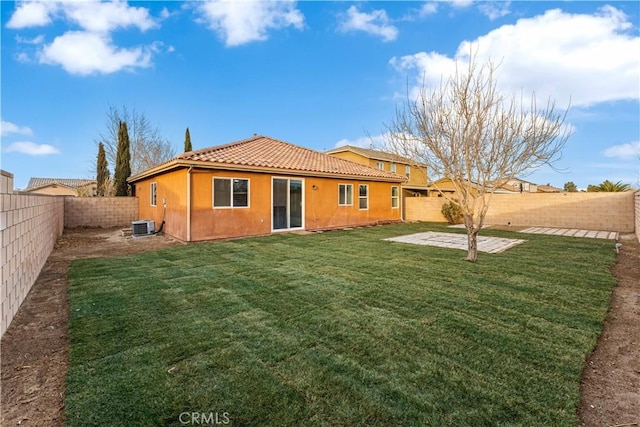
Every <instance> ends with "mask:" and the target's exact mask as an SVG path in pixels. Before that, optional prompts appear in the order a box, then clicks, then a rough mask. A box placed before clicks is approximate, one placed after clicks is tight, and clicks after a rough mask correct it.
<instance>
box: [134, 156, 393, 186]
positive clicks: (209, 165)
mask: <svg viewBox="0 0 640 427" xmlns="http://www.w3.org/2000/svg"><path fill="white" fill-rule="evenodd" d="M179 167H197V168H201V169H218V170H235V171H243V172H259V173H270V174H280V175H296V176H309V177H311V176H314V177H324V178H343V179H357V180H361V181H384V182H397V183H402V182H405V181H406V178H405V177H402V176H397V177H391V176H389V177H381V176H368V175H357V174H348V173H334V172H317V171H306V170H299V169H283V168H271V167H264V166H252V165H242V164H233V163H216V162H208V161H200V160H184V159H174V160H171V161H169V162H166V163H163V164H161V165H158V166H156V167H154V168H151V169H148V170H146V171H144V172H141V173H139V174H136V175H134V176H131V177H129V179H127V182H129V183H135V182H137V181H140V180H143V179H145V178H148V177H151V176H154V175H158V174H160V173H163V172H168V171H170V170H172V169H176V168H179Z"/></svg>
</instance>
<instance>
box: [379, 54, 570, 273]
mask: <svg viewBox="0 0 640 427" xmlns="http://www.w3.org/2000/svg"><path fill="white" fill-rule="evenodd" d="M566 111H567V110H565V112H564V113H559V112H557V111H556V109H555V104H554V102H552V101H551V100H549V101H547V103H546V105H545V106H544V107H543V108H538V106H537V104H536V99H535V95H532V96H531V101H530V105H527V103H526V102H524V96H523V95H522V94H521V95H520V96H510V97H508V96H504V95H503V94H501V93H500V92H499V91H498V89H497V86H496V66H495V65H494V64H493V63H491V62H488V63H486V64H484V65H482V66H478V65H477V64H476V61H475V57H474V56H473V55H471V56H470V59H469V64H468V67H467V68H466V69H465V70H464V71H461V70H460V69H458V67H456V71H455V73H454V74H453V75H452V76H451V77H450V78H449V79H448V80H446V81H445V82H443V83H441V84H440V86H439V87H436V88H431V89H430V88H427V87H426V86H425V84H423V85H422V87H421V88H420V91H419V94H418V96H417V99H411V98H410V97H409V96H407V100H406V101H405V103H404V104H403V105H402V106H401V107H399V108H398V109H397V110H396V116H395V118H394V119H393V120H392V122H391V124H390V125H387V126H386V128H387V132H386V141H385V144H386V146H387V149H388V150H390V151H392V152H394V153H396V154H397V155H400V156H403V157H408V158H412V159H414V160H415V161H416V163H417V164H423V165H426V166H427V170H428V173H429V174H430V176H431V177H446V178H449V179H450V180H451V181H452V183H453V187H454V189H455V193H453V194H450V193H444V192H441V194H442V195H443V196H444V197H445V198H447V199H448V200H449V201H451V202H453V203H455V204H457V205H458V206H460V209H461V210H462V214H463V217H464V224H465V228H466V230H467V237H468V239H467V240H468V253H467V257H466V259H467V260H468V261H476V259H477V252H478V245H477V236H478V233H479V232H480V229H481V228H482V226H483V223H484V218H485V215H486V213H487V210H488V208H489V205H490V203H491V198H492V196H493V193H494V191H495V190H496V188H498V187H500V186H501V185H503V184H505V183H506V182H507V181H509V180H511V179H513V178H514V177H515V176H516V175H522V174H523V173H525V172H527V171H532V170H533V169H535V168H538V167H540V166H542V165H551V166H552V167H553V163H554V162H555V161H556V160H558V159H559V157H560V155H561V151H562V148H563V147H564V145H565V143H566V141H567V139H568V137H569V135H570V132H569V131H568V127H566V126H564V121H565V118H566Z"/></svg>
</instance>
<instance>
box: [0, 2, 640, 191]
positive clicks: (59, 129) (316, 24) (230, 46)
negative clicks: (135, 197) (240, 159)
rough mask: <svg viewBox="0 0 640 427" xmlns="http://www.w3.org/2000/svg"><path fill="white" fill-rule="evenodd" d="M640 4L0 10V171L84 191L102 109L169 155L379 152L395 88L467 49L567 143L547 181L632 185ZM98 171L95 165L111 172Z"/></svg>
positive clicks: (637, 154) (639, 164)
mask: <svg viewBox="0 0 640 427" xmlns="http://www.w3.org/2000/svg"><path fill="white" fill-rule="evenodd" d="M639 5H640V3H639V2H636V1H633V2H617V1H616V2H609V3H607V2H595V1H588V2H543V1H536V2H533V1H531V2H526V1H525V2H491V1H484V2H472V1H468V0H457V1H450V2H445V1H438V2H431V1H429V2H416V1H412V2H402V1H395V2H381V1H377V2H348V1H342V2H324V1H306V2H291V1H275V2H266V1H264V2H249V1H236V2H219V1H207V2H205V1H195V2H169V1H154V2H134V1H130V2H124V1H117V2H102V3H99V2H82V1H75V2H57V1H46V2H31V1H25V2H12V1H2V2H1V4H0V7H1V13H2V15H1V17H2V19H1V24H2V27H1V41H2V52H1V61H2V63H1V66H2V67H1V84H2V88H1V89H2V92H1V98H0V99H1V119H2V147H1V150H0V155H1V156H2V157H1V166H2V169H4V170H7V171H9V172H11V173H13V174H14V175H15V186H16V187H17V188H24V187H26V185H27V183H28V180H29V178H30V177H32V176H36V177H60V178H63V177H64V178H87V177H92V175H93V171H94V170H95V159H96V154H97V146H96V139H97V138H98V135H99V134H100V133H104V132H105V120H106V115H105V114H106V111H107V109H108V107H109V106H110V105H112V106H116V107H121V106H126V107H127V108H129V109H133V108H135V109H136V110H138V111H139V112H142V113H144V114H145V115H146V117H147V118H148V119H150V120H151V122H152V123H153V124H155V125H157V126H159V128H160V132H161V134H162V135H163V136H164V137H165V138H166V139H168V140H169V141H171V142H172V144H173V145H174V146H175V148H176V151H180V150H181V149H182V146H183V141H184V131H185V128H186V127H187V126H188V127H189V129H190V133H191V140H192V143H193V146H194V148H203V147H208V146H213V145H218V144H223V143H227V142H231V141H235V140H239V139H243V138H247V137H249V136H252V135H253V134H254V133H257V134H263V135H268V136H271V137H274V138H278V139H282V140H285V141H288V142H291V143H294V144H297V145H301V146H305V147H308V148H312V149H316V150H325V149H330V148H333V147H335V146H338V145H344V144H347V143H350V144H354V145H361V146H365V147H368V146H369V145H370V143H371V140H373V141H374V142H376V143H377V142H379V141H380V139H381V138H380V135H381V134H382V133H383V132H384V123H385V122H386V123H388V122H390V120H391V119H392V117H393V115H394V112H395V108H396V105H398V104H399V103H400V102H402V100H403V97H404V96H405V95H404V94H406V92H407V89H409V90H410V91H411V90H414V89H415V88H416V87H417V86H418V85H419V84H420V83H421V82H422V81H423V78H424V82H425V83H426V84H432V83H434V82H438V81H440V78H441V76H442V75H445V76H446V74H447V73H448V72H449V71H450V70H451V69H452V64H454V61H455V60H456V59H459V60H461V61H464V56H465V53H467V52H468V51H469V44H471V46H472V47H473V49H474V50H475V51H477V56H478V59H479V60H481V61H484V60H486V59H488V58H491V59H493V60H498V61H501V66H500V69H499V73H500V74H499V81H498V83H499V85H500V87H501V88H502V89H504V90H506V91H513V90H520V89H523V90H524V91H525V93H531V92H535V93H536V96H537V97H538V99H546V98H547V97H548V96H551V97H552V98H553V99H555V100H556V102H557V105H558V106H559V107H561V108H563V107H565V106H566V105H567V104H568V102H569V99H571V104H572V108H571V109H570V110H569V114H568V117H567V122H568V125H570V126H571V128H572V129H573V132H574V133H573V136H572V137H571V138H570V139H569V141H568V143H567V145H566V147H565V150H564V152H563V158H562V159H561V160H560V162H559V163H558V164H557V166H558V167H559V168H562V169H564V170H565V172H564V173H562V174H560V173H557V172H554V171H552V170H549V169H542V170H539V171H537V172H535V173H533V174H532V175H530V176H529V177H528V178H527V179H529V180H531V181H534V182H537V183H540V184H546V183H551V184H552V185H556V186H559V187H562V186H563V184H564V183H565V182H567V181H573V182H575V183H576V184H577V185H578V187H580V188H585V187H586V186H587V185H588V184H598V183H600V182H602V181H603V180H605V179H609V180H613V181H619V180H620V181H623V182H626V183H630V184H632V185H634V186H638V185H639V184H640V183H639V180H640V118H639V117H640V107H639V106H640V31H639V26H640V21H639V19H640V18H639V10H640V6H639ZM110 166H112V165H110Z"/></svg>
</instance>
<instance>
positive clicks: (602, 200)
mask: <svg viewBox="0 0 640 427" xmlns="http://www.w3.org/2000/svg"><path fill="white" fill-rule="evenodd" d="M638 194H639V193H635V194H634V193H633V192H630V191H627V192H622V193H582V192H581V193H558V194H542V193H522V194H494V195H493V198H492V199H491V202H490V205H489V210H488V211H487V215H486V217H485V223H486V224H491V225H507V224H511V225H513V226H537V227H558V228H582V229H585V230H607V231H619V232H622V233H633V232H634V230H636V229H638V228H639V227H640V225H638V221H640V220H639V219H638V218H639V216H640V214H638V213H636V214H634V210H635V211H636V212H640V207H639V206H638V204H639V203H640V197H639V196H638ZM634 199H635V203H634ZM445 202H446V199H445V198H443V197H409V198H407V199H406V200H405V220H407V221H435V222H445V221H446V219H445V218H444V216H442V213H441V212H440V210H441V208H442V204H443V203H445ZM634 204H635V208H634ZM636 234H637V232H636Z"/></svg>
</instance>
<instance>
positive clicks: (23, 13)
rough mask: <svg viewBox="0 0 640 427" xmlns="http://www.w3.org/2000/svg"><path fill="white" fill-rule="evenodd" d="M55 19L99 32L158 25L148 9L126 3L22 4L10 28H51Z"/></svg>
mask: <svg viewBox="0 0 640 427" xmlns="http://www.w3.org/2000/svg"><path fill="white" fill-rule="evenodd" d="M55 17H65V18H66V19H68V20H70V21H72V22H75V23H76V24H78V25H79V26H80V27H82V28H83V29H85V30H87V31H96V32H110V31H113V30H115V29H118V28H127V27H137V28H138V29H140V30H142V31H145V30H148V29H150V28H154V27H156V26H157V25H158V24H157V22H156V21H155V20H154V19H153V18H152V17H151V15H150V14H149V9H147V8H144V7H132V6H129V4H128V3H127V2H126V1H119V0H114V1H108V2H98V1H47V2H40V1H23V2H20V3H18V6H17V8H16V10H15V11H14V12H13V14H12V15H11V18H10V19H9V22H8V23H7V28H13V29H20V28H29V27H42V26H46V25H49V24H51V22H52V21H53V18H55Z"/></svg>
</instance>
